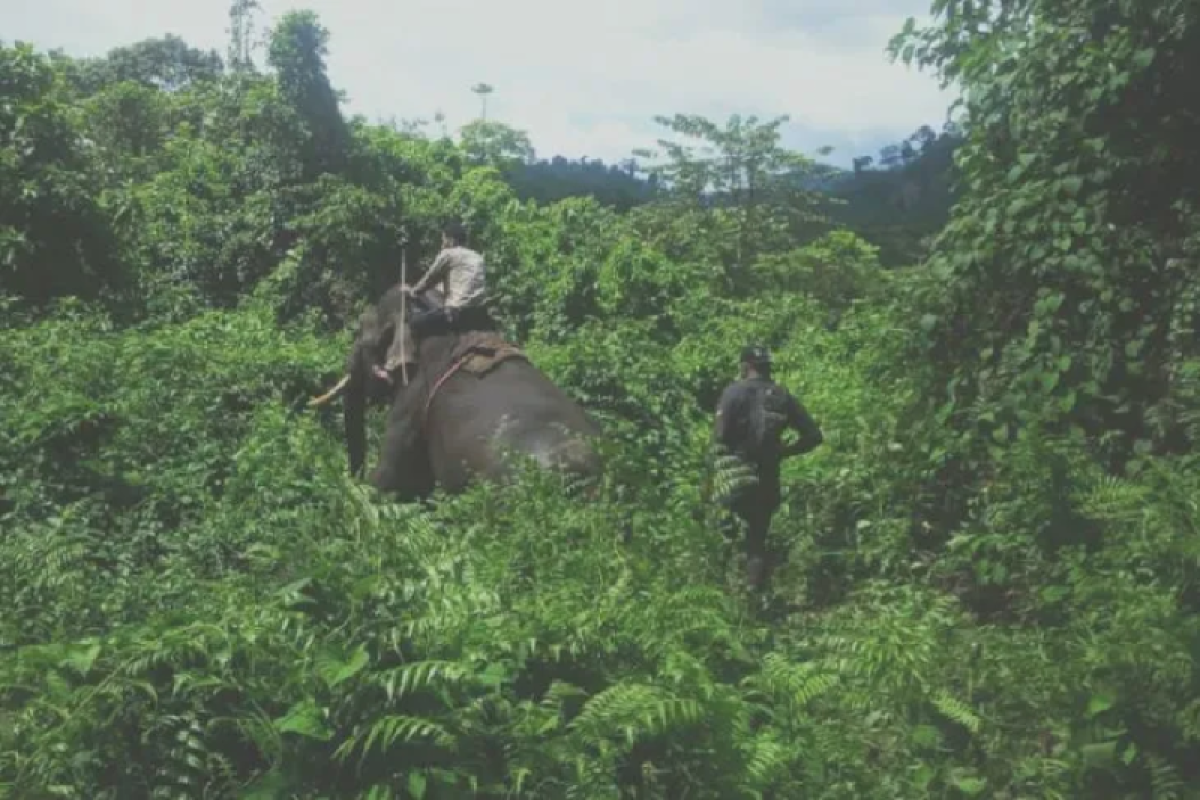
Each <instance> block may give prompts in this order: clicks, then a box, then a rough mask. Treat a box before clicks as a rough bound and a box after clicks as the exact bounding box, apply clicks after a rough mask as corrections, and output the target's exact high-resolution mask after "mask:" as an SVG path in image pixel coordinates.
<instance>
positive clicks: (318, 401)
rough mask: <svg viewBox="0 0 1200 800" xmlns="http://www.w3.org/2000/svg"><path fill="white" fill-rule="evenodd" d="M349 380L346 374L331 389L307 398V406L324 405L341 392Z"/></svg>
mask: <svg viewBox="0 0 1200 800" xmlns="http://www.w3.org/2000/svg"><path fill="white" fill-rule="evenodd" d="M349 382H350V376H349V375H346V376H345V377H343V378H342V379H341V380H340V381H338V382H337V386H334V387H333V388H332V389H330V390H329V391H328V392H326V393H325V394H323V395H321V396H320V397H314V398H313V399H312V400H309V401H308V407H309V408H315V407H317V406H323V405H325V404H326V403H328V402H329V401H330V400H332V399H333V398H335V397H337V396H338V395H339V394H341V393H342V390H343V389H345V388H346V384H347V383H349Z"/></svg>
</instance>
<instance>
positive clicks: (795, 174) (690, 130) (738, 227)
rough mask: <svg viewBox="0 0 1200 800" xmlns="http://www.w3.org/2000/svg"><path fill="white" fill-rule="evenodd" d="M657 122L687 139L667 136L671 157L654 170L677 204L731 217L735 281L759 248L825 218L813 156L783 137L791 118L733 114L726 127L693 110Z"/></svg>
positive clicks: (730, 272)
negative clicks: (811, 186)
mask: <svg viewBox="0 0 1200 800" xmlns="http://www.w3.org/2000/svg"><path fill="white" fill-rule="evenodd" d="M655 121H656V122H658V123H659V124H661V125H664V126H666V127H667V128H669V129H670V130H671V131H672V132H673V133H675V134H678V135H680V136H682V137H685V141H683V142H680V141H674V140H666V139H660V140H659V146H660V147H661V148H662V150H663V151H664V152H665V155H666V157H667V160H666V161H665V162H663V163H659V164H657V165H654V166H651V167H649V168H648V169H649V171H650V172H651V173H652V174H654V175H657V176H659V179H660V180H661V181H663V182H665V184H666V185H667V186H668V187H669V191H670V195H669V197H670V198H671V202H673V203H675V204H682V205H683V206H684V207H688V208H691V209H694V210H695V209H703V210H705V212H706V213H710V214H715V215H717V216H718V217H720V218H721V219H722V220H723V221H724V222H725V224H726V225H727V227H728V228H729V229H730V234H731V238H732V248H731V249H730V251H729V253H728V258H727V263H726V271H727V278H728V279H729V281H730V283H731V285H733V284H737V283H738V274H739V273H743V272H744V271H745V270H746V269H748V268H749V266H750V265H751V264H752V263H753V261H754V259H755V258H756V257H757V256H758V254H759V253H760V252H763V251H764V250H765V249H771V248H773V247H777V246H780V244H781V243H782V242H784V241H785V240H788V239H789V238H790V237H791V236H792V235H793V234H794V233H795V232H796V231H797V230H798V229H799V228H800V227H801V226H803V225H804V224H806V223H809V222H812V221H814V220H815V219H817V218H818V217H817V214H816V208H817V205H818V198H817V195H816V194H815V193H814V192H811V191H809V190H807V189H806V188H804V178H805V177H806V176H807V175H810V174H811V172H812V170H813V168H814V164H813V162H812V160H811V159H809V158H807V157H805V156H803V155H801V154H799V153H796V152H794V151H792V150H789V149H787V148H785V147H783V145H782V144H781V143H780V130H779V129H780V127H781V126H782V125H783V124H784V123H785V122H787V121H788V118H787V117H786V116H781V117H776V118H774V119H772V120H768V121H766V122H759V120H758V118H757V117H754V116H750V117H746V118H743V117H741V116H739V115H733V116H731V117H730V118H729V119H728V120H727V121H726V123H725V126H724V127H721V126H720V125H718V124H716V123H714V122H712V121H710V120H708V119H705V118H704V117H700V116H696V115H687V114H676V115H675V116H674V117H665V116H659V117H656V118H655ZM687 140H691V141H690V142H688V141H687ZM635 155H642V156H646V155H651V154H648V153H642V152H638V153H635Z"/></svg>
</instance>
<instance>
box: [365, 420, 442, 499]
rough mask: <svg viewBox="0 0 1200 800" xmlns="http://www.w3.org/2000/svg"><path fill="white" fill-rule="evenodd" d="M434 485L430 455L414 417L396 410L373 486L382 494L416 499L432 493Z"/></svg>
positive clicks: (381, 452)
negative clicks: (426, 450)
mask: <svg viewBox="0 0 1200 800" xmlns="http://www.w3.org/2000/svg"><path fill="white" fill-rule="evenodd" d="M433 483H434V481H433V472H432V470H431V468H430V465H429V456H428V454H427V453H426V452H425V443H424V441H423V440H422V437H421V432H420V430H419V429H418V427H417V426H416V424H414V421H413V416H412V414H411V413H409V412H408V410H407V409H405V408H403V407H401V408H397V409H394V410H393V412H392V414H390V415H389V417H388V424H387V430H386V432H385V433H384V436H383V446H382V448H381V450H380V454H379V463H378V464H377V465H376V467H375V471H374V472H372V473H371V484H372V485H373V486H374V487H375V488H376V489H378V490H379V491H381V492H387V493H390V494H395V495H398V496H399V497H400V499H402V500H412V499H417V498H421V497H424V496H426V495H428V494H430V493H431V492H432V491H433Z"/></svg>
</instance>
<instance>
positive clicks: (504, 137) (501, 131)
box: [460, 119, 534, 170]
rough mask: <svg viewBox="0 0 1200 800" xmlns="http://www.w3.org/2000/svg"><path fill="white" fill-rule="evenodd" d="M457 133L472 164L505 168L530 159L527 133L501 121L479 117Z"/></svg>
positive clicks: (531, 154)
mask: <svg viewBox="0 0 1200 800" xmlns="http://www.w3.org/2000/svg"><path fill="white" fill-rule="evenodd" d="M460 135H461V137H462V143H461V144H462V148H463V151H464V152H465V153H466V154H467V158H468V160H470V161H471V162H472V163H474V164H487V165H489V166H493V167H497V168H500V169H502V170H507V169H509V168H511V167H513V166H516V165H517V164H528V163H530V162H531V161H533V158H534V150H533V145H532V144H531V143H530V141H529V136H528V134H526V133H525V131H519V130H517V129H516V128H512V127H510V126H508V125H505V124H504V123H502V122H488V121H487V120H483V119H479V120H476V121H474V122H470V123H467V124H466V125H464V126H463V127H462V130H461V131H460Z"/></svg>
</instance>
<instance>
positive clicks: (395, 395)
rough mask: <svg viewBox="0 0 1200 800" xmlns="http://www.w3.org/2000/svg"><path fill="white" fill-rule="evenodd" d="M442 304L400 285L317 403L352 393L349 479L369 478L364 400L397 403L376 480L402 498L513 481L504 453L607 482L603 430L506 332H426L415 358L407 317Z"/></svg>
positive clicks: (348, 400)
mask: <svg viewBox="0 0 1200 800" xmlns="http://www.w3.org/2000/svg"><path fill="white" fill-rule="evenodd" d="M441 305H442V294H441V292H439V291H438V290H436V289H428V290H426V291H424V292H422V293H421V294H419V295H415V296H410V295H408V294H406V293H405V291H404V290H403V289H402V287H400V286H395V287H393V288H392V289H390V290H389V291H388V292H386V293H385V294H384V295H383V296H382V297H381V298H380V300H379V301H378V302H377V303H376V304H375V305H374V306H373V307H371V308H368V309H367V310H366V311H364V312H363V314H362V316H361V317H360V319H359V324H358V330H357V333H356V336H355V340H354V344H353V346H352V348H351V350H350V353H349V354H348V357H347V361H346V375H345V377H343V378H342V379H341V381H340V382H339V383H338V384H337V385H336V386H335V387H334V388H333V389H332V390H330V391H329V392H327V393H326V394H325V395H323V396H321V397H318V398H316V399H314V400H313V401H311V403H310V405H313V406H315V405H321V404H323V403H326V402H329V401H330V400H332V399H333V398H334V397H336V396H338V395H344V397H345V399H344V405H343V420H344V428H345V438H346V447H347V454H348V457H349V466H350V473H351V474H352V475H354V476H355V477H361V475H362V470H363V465H364V460H365V451H366V435H365V407H366V403H367V402H368V401H377V402H378V401H383V402H386V403H388V404H389V405H390V410H389V412H388V419H387V429H386V433H385V434H384V441H383V446H382V452H381V454H380V458H379V462H378V464H377V467H376V469H375V470H374V471H373V472H372V473H371V475H370V477H369V483H370V484H371V485H373V486H374V487H375V488H376V489H378V490H380V491H382V492H385V493H388V494H391V495H394V496H396V497H397V499H399V500H401V501H409V500H421V499H425V498H427V497H428V496H429V495H431V494H432V493H433V492H434V490H435V489H436V488H438V487H441V488H442V489H443V490H444V491H446V492H448V493H458V492H461V491H463V490H465V489H466V487H467V486H468V484H469V483H470V482H471V481H472V480H473V479H477V478H480V479H483V480H489V481H503V480H506V479H507V478H508V476H510V475H511V467H512V462H511V461H510V460H508V459H507V458H506V457H505V454H506V451H515V452H516V453H518V454H523V455H526V456H530V457H532V458H533V460H534V461H535V462H536V463H537V464H538V465H539V466H540V467H542V468H547V469H555V470H560V471H562V472H566V473H568V474H572V475H575V476H579V477H581V478H584V479H588V478H596V477H599V475H600V473H601V472H602V466H601V463H600V459H599V456H598V454H597V452H596V450H595V449H594V448H593V447H592V444H591V440H592V439H594V438H595V437H598V436H600V435H601V430H600V427H599V426H598V425H597V424H596V422H595V421H594V420H593V419H592V418H591V416H590V415H589V414H588V413H587V412H586V411H584V409H583V408H582V407H581V406H580V405H579V404H577V403H576V402H575V401H574V400H573V399H572V398H571V397H570V396H569V395H567V394H566V393H565V392H564V391H563V390H562V389H561V388H559V387H558V386H557V385H555V384H554V383H553V382H552V381H551V380H550V379H549V378H548V377H547V376H546V375H545V374H544V373H543V372H542V371H541V370H539V369H538V368H537V367H536V366H534V365H533V364H532V363H531V362H530V361H529V360H528V359H527V358H526V357H525V356H524V354H522V353H521V352H520V351H519V350H516V348H513V347H512V346H511V345H509V344H508V343H507V342H504V341H503V340H502V339H501V338H500V336H499V334H498V333H496V332H494V331H486V332H480V331H467V332H458V333H445V334H440V333H439V334H433V335H426V336H424V337H422V338H421V339H420V340H419V342H418V343H417V346H416V348H415V349H416V350H417V352H415V353H414V352H413V350H414V348H413V347H411V344H410V343H411V342H412V341H413V338H412V334H411V330H410V327H409V325H408V324H407V322H405V321H404V316H405V314H406V313H407V314H410V315H411V313H412V312H413V311H418V312H420V311H426V310H430V309H432V308H437V307H440V306H441ZM397 335H398V336H399V337H401V338H399V339H396V342H397V345H399V346H393V352H394V351H395V350H399V351H400V352H401V353H404V355H405V357H404V358H403V359H402V361H403V364H402V367H403V369H402V370H400V369H398V370H394V371H393V372H392V373H391V378H392V380H391V382H390V383H389V381H388V380H385V379H384V378H382V377H380V375H379V373H378V372H377V371H376V370H377V367H379V366H380V365H383V364H384V363H385V361H386V360H387V351H388V348H389V345H390V344H391V343H392V342H393V339H394V338H395V337H396V336H397ZM480 345H482V346H480ZM464 354H465V355H464ZM472 354H474V355H472ZM466 356H469V358H468V357H466ZM472 359H474V361H472ZM472 364H474V366H472Z"/></svg>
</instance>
